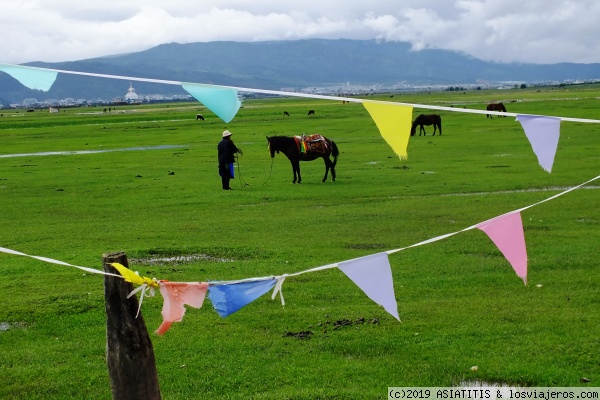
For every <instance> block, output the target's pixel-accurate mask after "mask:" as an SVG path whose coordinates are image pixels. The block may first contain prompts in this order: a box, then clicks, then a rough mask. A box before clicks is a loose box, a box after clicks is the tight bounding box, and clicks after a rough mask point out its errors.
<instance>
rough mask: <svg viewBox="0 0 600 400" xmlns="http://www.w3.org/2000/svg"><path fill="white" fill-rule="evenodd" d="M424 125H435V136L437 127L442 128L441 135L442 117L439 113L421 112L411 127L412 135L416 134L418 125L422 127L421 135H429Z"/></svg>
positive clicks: (420, 129)
mask: <svg viewBox="0 0 600 400" xmlns="http://www.w3.org/2000/svg"><path fill="white" fill-rule="evenodd" d="M423 125H433V136H435V131H436V129H439V130H440V135H441V134H442V117H440V116H439V115H437V114H421V115H419V116H418V117H417V118H415V120H414V121H413V123H412V126H411V127H410V136H415V133H416V132H415V130H416V129H417V126H419V127H420V128H419V136H421V133H423V136H425V135H427V132H426V131H425V128H424V127H423Z"/></svg>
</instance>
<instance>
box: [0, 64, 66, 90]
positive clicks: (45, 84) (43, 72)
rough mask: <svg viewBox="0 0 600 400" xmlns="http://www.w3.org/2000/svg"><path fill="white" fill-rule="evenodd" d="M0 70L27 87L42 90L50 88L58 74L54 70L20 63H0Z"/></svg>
mask: <svg viewBox="0 0 600 400" xmlns="http://www.w3.org/2000/svg"><path fill="white" fill-rule="evenodd" d="M0 71H4V72H6V73H7V74H9V75H10V76H12V77H13V78H15V79H16V80H18V81H19V82H21V84H22V85H23V86H27V87H28V88H29V89H33V90H43V91H44V92H47V91H48V90H50V88H51V87H52V84H54V81H55V80H56V76H57V75H58V72H56V71H50V70H47V69H38V68H33V67H24V66H21V65H6V64H0Z"/></svg>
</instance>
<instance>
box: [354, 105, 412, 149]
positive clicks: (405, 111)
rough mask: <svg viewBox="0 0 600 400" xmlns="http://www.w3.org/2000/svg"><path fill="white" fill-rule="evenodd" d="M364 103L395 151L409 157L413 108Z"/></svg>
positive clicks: (382, 134) (380, 131)
mask: <svg viewBox="0 0 600 400" xmlns="http://www.w3.org/2000/svg"><path fill="white" fill-rule="evenodd" d="M363 105H364V106H365V108H366V109H367V111H368V112H369V114H371V118H373V121H374V122H375V125H377V128H378V129H379V133H380V134H381V136H382V137H383V138H384V139H385V141H386V142H387V144H388V145H390V147H391V148H392V150H394V153H396V155H397V156H398V157H400V158H407V157H408V153H407V150H406V149H407V147H408V139H409V137H410V126H411V123H412V109H413V108H412V107H410V106H403V105H393V104H382V103H376V102H372V101H363Z"/></svg>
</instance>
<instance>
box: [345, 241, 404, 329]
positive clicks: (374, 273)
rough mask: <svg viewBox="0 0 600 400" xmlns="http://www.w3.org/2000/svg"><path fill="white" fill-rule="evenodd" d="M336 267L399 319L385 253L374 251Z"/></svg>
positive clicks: (392, 282)
mask: <svg viewBox="0 0 600 400" xmlns="http://www.w3.org/2000/svg"><path fill="white" fill-rule="evenodd" d="M338 268H339V269H340V270H342V272H343V273H344V274H346V276H347V277H348V278H350V279H351V280H352V282H354V283H355V284H356V285H357V286H358V287H359V288H360V289H361V290H362V291H363V292H365V294H366V295H367V296H368V297H369V298H370V299H371V300H373V301H374V302H375V303H377V304H379V305H380V306H382V307H383V308H384V310H385V311H387V312H388V313H390V314H392V315H393V316H394V318H396V319H397V320H398V321H400V316H399V315H398V303H397V302H396V295H395V294H394V281H393V280H392V269H391V267H390V260H389V258H388V255H387V253H385V252H383V253H376V254H371V255H368V256H365V257H360V258H355V259H354V260H349V261H344V262H341V263H339V264H338Z"/></svg>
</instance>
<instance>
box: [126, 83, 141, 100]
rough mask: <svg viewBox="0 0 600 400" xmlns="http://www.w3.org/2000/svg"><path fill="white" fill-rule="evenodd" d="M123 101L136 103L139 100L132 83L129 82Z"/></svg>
mask: <svg viewBox="0 0 600 400" xmlns="http://www.w3.org/2000/svg"><path fill="white" fill-rule="evenodd" d="M125 101H126V102H127V103H137V102H138V101H139V96H138V94H137V93H136V92H135V89H134V88H133V85H132V84H131V82H129V89H128V90H127V94H126V95H125Z"/></svg>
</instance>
